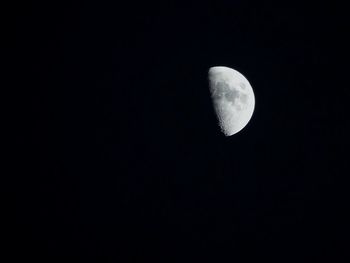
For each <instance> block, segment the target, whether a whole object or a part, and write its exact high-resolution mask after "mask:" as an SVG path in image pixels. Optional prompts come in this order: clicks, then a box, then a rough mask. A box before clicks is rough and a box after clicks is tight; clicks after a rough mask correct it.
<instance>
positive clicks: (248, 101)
mask: <svg viewBox="0 0 350 263" xmlns="http://www.w3.org/2000/svg"><path fill="white" fill-rule="evenodd" d="M208 77H209V88H210V93H211V98H212V100H213V106H214V110H215V113H216V116H217V119H218V124H219V126H220V128H221V131H222V132H223V133H224V135H225V136H231V135H233V134H236V133H237V132H239V131H241V130H242V129H243V128H244V127H245V126H246V125H247V124H248V122H249V121H250V119H251V117H252V116H253V112H254V107H255V96H254V92H253V88H252V86H251V85H250V83H249V81H248V80H247V79H246V78H245V77H244V76H243V75H242V74H241V73H239V72H238V71H236V70H234V69H232V68H228V67H223V66H216V67H211V68H210V69H209V72H208Z"/></svg>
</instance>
